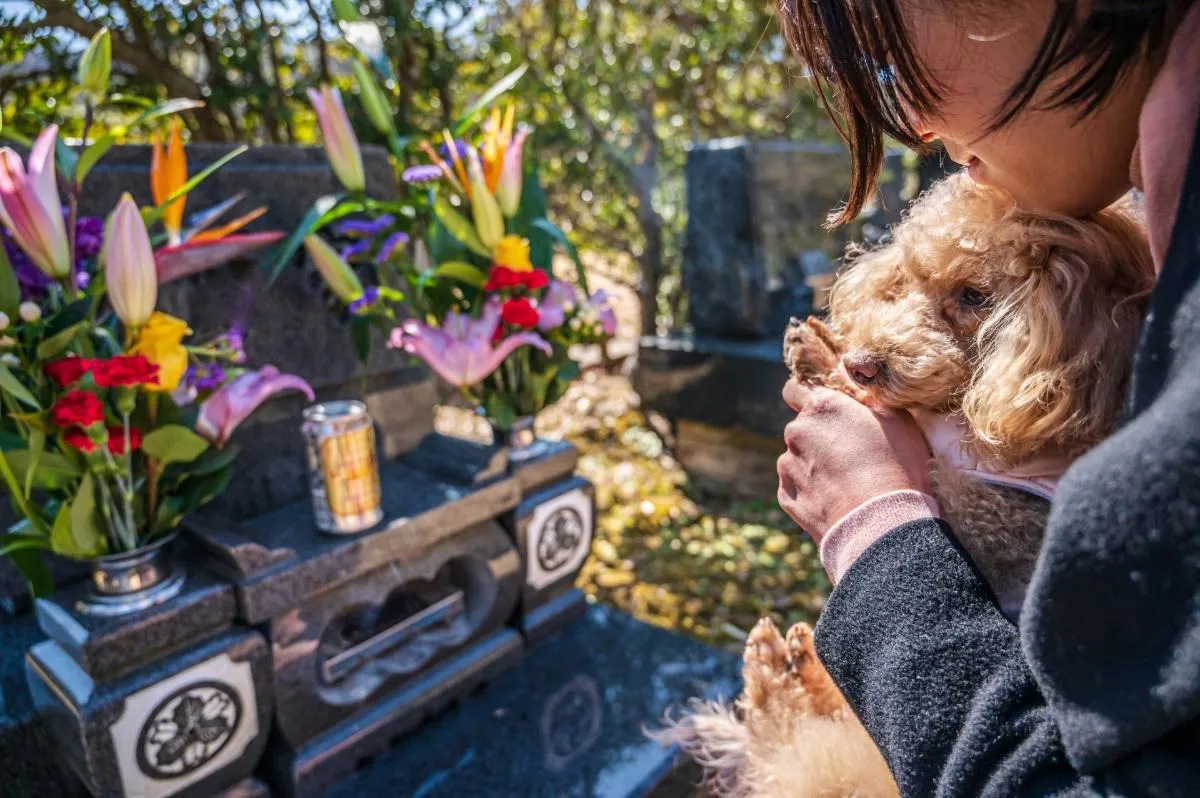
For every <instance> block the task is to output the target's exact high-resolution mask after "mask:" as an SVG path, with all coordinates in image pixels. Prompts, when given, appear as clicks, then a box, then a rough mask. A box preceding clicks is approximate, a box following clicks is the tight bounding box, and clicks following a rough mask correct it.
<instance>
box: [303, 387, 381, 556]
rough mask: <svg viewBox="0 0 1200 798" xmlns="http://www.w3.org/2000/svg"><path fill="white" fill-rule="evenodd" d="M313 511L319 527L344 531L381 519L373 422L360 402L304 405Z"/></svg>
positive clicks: (358, 528)
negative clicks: (305, 406) (306, 406)
mask: <svg viewBox="0 0 1200 798" xmlns="http://www.w3.org/2000/svg"><path fill="white" fill-rule="evenodd" d="M301 432H302V433H303V435H304V441H305V443H306V444H307V447H308V472H309V487H310V489H311V491H312V501H313V515H314V516H315V517H316V522H317V528H318V529H320V530H321V531H322V532H329V533H333V534H342V535H348V534H352V533H354V532H362V531H363V530H365V529H370V528H371V527H373V526H375V525H376V524H378V523H379V522H380V520H382V518H383V507H382V502H381V495H380V490H379V462H378V460H377V459H376V457H375V425H374V424H373V422H372V421H371V416H370V415H369V414H368V413H367V408H366V405H364V404H363V403H362V402H354V401H337V402H322V403H321V404H317V405H313V406H312V407H308V408H306V409H305V410H304V423H303V425H302V426H301Z"/></svg>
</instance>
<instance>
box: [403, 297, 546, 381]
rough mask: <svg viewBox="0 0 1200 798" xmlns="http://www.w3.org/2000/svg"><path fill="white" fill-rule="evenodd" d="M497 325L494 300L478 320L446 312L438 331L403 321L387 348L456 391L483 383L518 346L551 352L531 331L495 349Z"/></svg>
mask: <svg viewBox="0 0 1200 798" xmlns="http://www.w3.org/2000/svg"><path fill="white" fill-rule="evenodd" d="M499 324H500V302H499V300H496V299H493V300H491V301H490V302H488V303H487V305H485V306H484V308H483V313H482V315H481V316H480V318H478V319H472V318H471V317H470V316H468V315H466V314H462V313H447V314H446V319H445V321H444V322H443V323H442V326H441V328H437V327H430V326H428V325H426V324H422V323H421V322H419V321H412V320H410V321H406V322H404V324H403V325H401V326H400V327H397V328H395V329H394V330H392V335H391V338H390V340H389V341H388V346H390V347H391V348H393V349H403V350H404V351H406V352H408V353H409V354H412V355H416V356H417V357H419V358H421V359H422V360H424V361H425V363H426V365H428V366H429V368H431V369H433V371H434V372H435V373H436V374H437V375H438V376H439V377H441V378H442V379H443V380H445V381H446V382H448V383H450V384H451V385H453V386H455V387H456V388H466V387H468V386H471V385H477V384H479V383H480V382H483V380H485V379H486V378H487V377H488V375H490V374H491V373H492V372H493V371H495V370H496V369H497V368H499V367H500V364H501V363H503V362H504V359H505V358H506V357H508V356H509V355H511V354H512V353H513V350H515V349H518V348H519V347H522V346H532V347H535V348H537V349H539V350H541V351H542V352H544V353H545V354H547V355H549V354H551V353H552V352H553V350H552V349H551V347H550V344H548V343H547V342H546V341H545V340H544V339H543V338H542V337H541V336H539V335H538V334H537V333H533V332H520V333H516V334H515V335H510V336H508V337H507V338H505V339H504V340H503V341H501V342H500V345H499V346H495V345H494V344H493V343H492V336H494V335H495V334H496V328H497V327H498V326H499Z"/></svg>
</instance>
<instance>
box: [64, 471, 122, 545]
mask: <svg viewBox="0 0 1200 798" xmlns="http://www.w3.org/2000/svg"><path fill="white" fill-rule="evenodd" d="M50 545H51V547H52V548H53V549H54V551H55V552H56V553H58V554H62V555H64V556H66V557H74V558H76V559H88V558H90V557H98V556H100V555H101V554H103V553H104V551H105V549H107V548H108V546H107V540H106V539H105V537H104V533H103V532H102V531H101V526H100V524H99V523H97V518H96V490H95V486H94V485H93V484H92V475H91V472H85V473H84V475H83V480H82V481H81V482H80V483H79V490H78V491H77V492H76V493H75V498H74V499H72V500H71V503H70V504H64V505H63V506H62V507H61V508H60V509H59V511H58V515H57V516H56V517H55V518H54V527H53V528H52V529H51V530H50Z"/></svg>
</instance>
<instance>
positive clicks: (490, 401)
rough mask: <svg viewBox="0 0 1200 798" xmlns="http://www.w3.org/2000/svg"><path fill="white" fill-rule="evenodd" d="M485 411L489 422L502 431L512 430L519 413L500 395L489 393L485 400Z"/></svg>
mask: <svg viewBox="0 0 1200 798" xmlns="http://www.w3.org/2000/svg"><path fill="white" fill-rule="evenodd" d="M483 410H484V413H486V414H487V418H488V421H490V422H492V423H493V424H495V425H496V426H497V427H499V428H500V429H502V430H507V429H512V425H513V424H514V423H515V422H516V420H517V412H516V411H515V410H514V409H513V408H512V405H510V404H509V403H508V402H507V401H505V399H504V396H503V395H501V394H499V393H489V394H488V395H487V396H486V397H485V398H484V400H483Z"/></svg>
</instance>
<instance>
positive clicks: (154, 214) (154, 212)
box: [142, 101, 250, 227]
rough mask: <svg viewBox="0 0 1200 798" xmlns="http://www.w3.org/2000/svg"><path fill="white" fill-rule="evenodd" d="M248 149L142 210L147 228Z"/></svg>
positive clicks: (217, 162)
mask: <svg viewBox="0 0 1200 798" xmlns="http://www.w3.org/2000/svg"><path fill="white" fill-rule="evenodd" d="M172 102H173V101H172ZM248 149H250V147H249V146H247V145H245V144H243V145H242V146H240V147H238V148H237V149H235V150H231V151H230V152H228V153H226V154H225V155H223V156H221V157H220V158H218V159H217V160H215V161H213V162H212V163H210V164H209V165H208V166H206V167H204V169H202V170H200V171H199V172H197V173H196V174H195V175H193V176H192V177H191V179H190V180H188V181H187V182H186V183H184V184H183V185H182V186H180V187H179V188H177V189H175V190H174V191H172V192H171V195H170V196H169V197H167V198H166V199H165V200H163V201H162V202H161V203H160V204H159V205H156V206H155V207H153V208H151V209H149V210H145V209H143V210H142V220H143V221H145V223H146V226H147V227H149V226H150V225H151V224H153V223H154V222H157V221H158V220H159V219H161V218H162V216H163V214H164V213H165V212H166V210H167V206H168V205H170V204H171V203H172V202H174V201H175V200H177V199H179V198H180V197H182V196H183V195H184V194H187V193H188V192H189V191H191V190H192V189H194V188H195V187H196V186H198V185H200V184H201V183H202V182H204V180H205V179H206V178H207V177H208V176H209V175H211V174H212V173H213V172H215V171H217V170H218V169H220V168H221V167H222V166H224V165H225V164H227V163H229V162H230V161H232V160H233V159H234V158H236V157H238V156H239V155H241V154H242V153H244V152H245V151H246V150H248Z"/></svg>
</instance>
